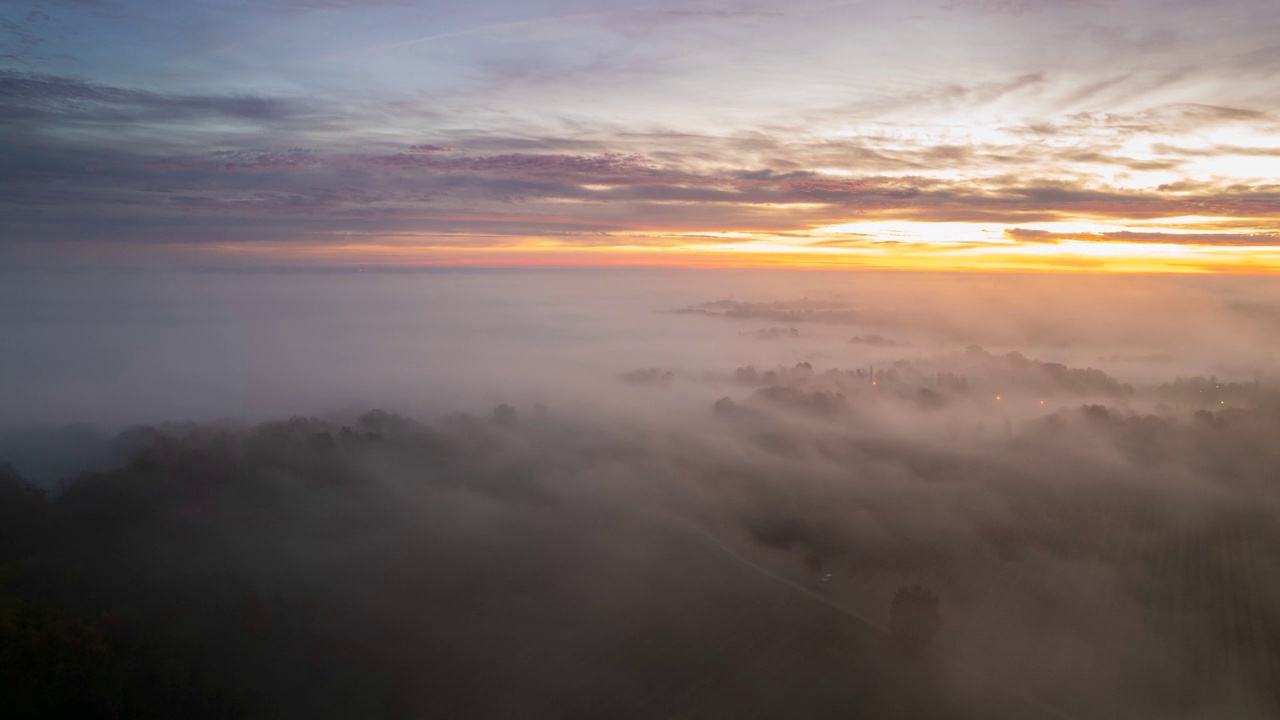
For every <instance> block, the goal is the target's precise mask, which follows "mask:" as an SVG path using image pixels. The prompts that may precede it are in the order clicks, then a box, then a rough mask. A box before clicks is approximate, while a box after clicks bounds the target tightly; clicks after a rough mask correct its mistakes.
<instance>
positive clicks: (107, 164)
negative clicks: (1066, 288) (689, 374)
mask: <svg viewBox="0 0 1280 720" xmlns="http://www.w3.org/2000/svg"><path fill="white" fill-rule="evenodd" d="M1275 9H1276V6H1275V2H1274V0H1222V1H1221V2H1215V3H1204V2H1199V1H1192V0H1160V1H1158V2H1157V1H1155V0H1120V1H1114V2H1112V1H1107V0H1096V1H1088V0H1053V1H1049V0H1043V1H1042V0H934V1H925V0H899V1H894V2H888V1H883V0H876V1H871V2H827V1H825V0H793V1H791V2H786V3H782V2H756V1H750V0H747V1H742V2H732V1H728V2H726V1H723V0H716V1H711V2H702V1H699V0H682V1H681V2H666V1H659V0H631V1H629V2H625V3H623V2H618V1H617V0H520V1H519V2H516V1H514V0H477V1H475V2H468V3H447V2H438V1H434V0H430V1H421V0H361V1H356V0H265V1H259V2H248V1H247V0H199V1H192V2H184V3H170V2H159V1H158V0H30V1H25V2H24V1H15V0H0V128H2V130H0V203H2V204H3V209H2V210H0V263H2V264H4V265H7V266H10V267H35V266H41V267H44V266H55V267H64V266H74V267H118V266H125V267H135V266H136V267H149V266H156V265H159V266H174V265H176V266H182V267H192V266H197V267H224V266H229V267H239V266H264V265H265V266H307V265H341V266H347V265H506V264H514V265H522V264H528V265H556V266H562V265H599V264H607V265H618V264H622V265H671V266H694V267H701V266H750V267H761V266H764V267H768V266H795V267H815V266H816V267H846V266H847V267H888V268H912V269H974V270H993V269H1019V270H1085V271H1096V270H1114V271H1144V272H1145V271H1158V272H1233V273H1271V272H1274V271H1275V270H1277V269H1280V180H1278V178H1280V141H1278V140H1277V138H1280V90H1278V88H1280V77H1278V75H1280V41H1277V38H1280V13H1276V12H1275Z"/></svg>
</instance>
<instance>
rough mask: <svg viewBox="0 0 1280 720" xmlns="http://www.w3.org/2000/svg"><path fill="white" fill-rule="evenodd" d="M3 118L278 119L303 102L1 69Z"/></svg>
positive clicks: (125, 120)
mask: <svg viewBox="0 0 1280 720" xmlns="http://www.w3.org/2000/svg"><path fill="white" fill-rule="evenodd" d="M0 98H3V99H4V101H5V104H4V108H3V110H0V122H4V121H7V122H9V123H13V122H15V121H22V122H23V123H33V122H49V121H79V122H94V123H108V124H109V123H134V122H143V121H161V122H179V121H183V120H190V119H194V118H202V117H209V118H217V117H226V118H235V119H241V120H247V121H253V122H274V121H280V120H285V119H289V118H292V117H296V116H298V115H301V114H303V113H305V112H306V111H307V109H308V108H307V104H306V103H305V102H303V101H300V100H290V99H282V98H271V97H263V96H255V95H240V96H235V95H227V96H218V95H176V94H163V93H156V92H151V91H147V90H136V89H129V88H119V87H112V86H108V85H100V84H97V83H93V82H87V81H83V80H77V79H74V78H68V77H60V76H56V75H44V74H39V73H21V72H14V71H7V70H6V71H0Z"/></svg>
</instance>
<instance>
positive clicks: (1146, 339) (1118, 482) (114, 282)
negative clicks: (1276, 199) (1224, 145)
mask: <svg viewBox="0 0 1280 720" xmlns="http://www.w3.org/2000/svg"><path fill="white" fill-rule="evenodd" d="M1277 332H1280V287H1278V286H1277V285H1276V284H1275V283H1274V282H1272V281H1267V280H1264V279H1256V278H1221V277H1213V278H1208V277H1204V278H1202V277H1083V276H1059V275H976V274H951V275H917V274H907V273H870V272H866V273H819V272H763V271H761V272H755V271H752V272H747V271H714V272H713V271H657V270H608V271H598V270H591V271H587V270H536V271H521V272H517V271H509V270H501V271H499V270H491V271H478V270H470V271H461V270H459V271H430V272H415V273H405V272H395V273H393V272H374V271H370V272H359V273H355V272H350V273H323V274H321V273H307V274H303V273H292V274H291V273H240V274H233V273H205V274H197V273H175V274H158V273H156V274H147V273H139V274H89V273H85V274H73V273H69V274H60V275H45V276H39V277H37V276H24V277H6V278H5V283H4V284H3V285H2V286H0V347H2V348H3V353H2V354H0V398H3V403H0V427H2V428H4V429H3V432H0V458H5V459H7V460H8V461H9V462H11V463H12V465H13V467H14V469H15V470H14V471H12V472H10V475H11V476H12V478H11V480H6V481H5V482H0V490H4V488H9V490H6V492H10V493H16V494H13V495H12V497H11V498H10V501H9V505H8V506H7V507H8V510H7V511H6V512H8V515H7V516H0V525H2V524H3V523H4V521H5V518H6V517H9V519H10V520H11V521H13V522H10V525H11V526H12V527H19V528H20V529H19V530H17V531H11V532H10V533H9V535H3V533H0V540H4V541H5V542H2V543H0V570H2V569H4V568H5V567H6V565H5V563H6V562H8V563H10V564H11V565H12V567H14V568H18V569H17V570H13V571H12V572H11V573H9V576H11V577H12V578H17V579H16V580H13V579H5V578H6V577H9V576H5V575H3V574H0V600H3V599H4V598H5V597H11V598H16V599H14V600H13V603H18V606H20V607H27V608H30V607H46V608H47V607H55V608H59V609H58V610H57V611H56V612H55V611H47V612H46V611H42V612H46V614H45V615H41V614H39V613H35V611H34V610H30V609H28V610H24V611H22V612H26V613H29V614H28V615H22V614H21V613H19V615H13V617H21V618H27V619H25V620H22V621H21V622H24V623H27V625H21V623H19V624H18V625H14V624H13V623H14V622H17V621H9V622H10V625H11V626H13V627H29V628H32V629H31V632H32V633H36V632H37V631H38V630H41V628H45V627H46V625H42V624H41V623H45V624H48V623H56V622H60V620H58V618H60V617H63V615H60V614H59V613H63V614H65V615H66V616H68V617H74V618H80V619H78V620H76V622H79V623H81V624H80V625H77V626H76V627H87V628H89V629H88V630H83V632H86V633H91V632H101V633H103V634H104V636H106V637H109V638H112V637H116V636H115V635H113V634H112V633H123V635H122V636H121V637H128V638H130V640H129V641H128V642H126V641H125V640H119V642H120V643H122V644H120V645H119V647H122V648H129V649H128V650H127V651H126V650H119V651H118V652H119V653H124V655H121V657H125V656H126V655H127V657H128V658H129V660H128V662H127V663H126V662H125V661H124V660H121V661H119V662H120V663H123V664H122V665H121V666H122V667H123V666H125V665H127V666H128V667H131V668H137V667H149V666H150V665H148V663H153V662H159V661H158V660H155V658H157V657H163V658H165V663H167V664H165V665H164V666H165V667H184V668H188V669H187V670H184V671H183V672H185V673H187V674H185V675H182V677H184V678H187V680H184V681H183V682H185V683H186V684H185V685H182V686H181V692H179V691H177V690H174V689H173V688H172V687H170V684H171V681H170V680H168V679H166V678H167V677H168V676H165V677H164V678H160V679H157V676H153V675H149V674H146V673H143V674H141V675H139V674H137V673H135V674H132V675H131V674H129V673H127V672H124V671H119V672H117V671H116V670H111V671H110V672H108V671H107V670H104V669H103V668H102V667H101V666H102V665H103V663H112V662H116V661H115V660H113V659H112V658H115V657H116V655H113V654H112V653H115V652H117V651H116V650H111V651H103V652H104V653H106V654H105V655H102V656H101V657H99V659H97V660H94V661H92V662H88V661H86V662H87V663H88V664H86V665H84V666H83V667H82V666H81V665H74V667H75V668H77V669H76V671H75V672H78V673H81V674H82V675H83V676H84V677H91V678H98V677H99V675H102V676H103V677H107V678H111V679H110V680H102V681H101V682H102V683H105V685H103V687H106V688H107V689H105V690H101V697H112V698H114V697H128V698H134V700H133V702H135V705H128V703H125V705H121V706H120V707H126V706H127V707H132V708H134V709H135V710H136V711H137V713H141V712H143V711H146V712H181V713H189V712H190V710H191V708H193V707H205V708H213V709H207V710H206V711H207V712H209V713H212V714H214V715H216V714H217V712H220V711H225V712H235V713H249V714H254V715H256V716H262V717H311V716H315V714H317V713H319V714H325V713H326V712H327V713H329V714H331V715H332V716H344V715H345V716H357V715H359V716H365V715H382V716H388V717H423V716H445V715H447V716H450V717H468V716H470V717H516V716H520V717H577V716H581V717H603V716H611V717H741V716H744V714H746V713H747V711H748V709H749V710H750V711H751V712H758V713H761V716H767V717H775V716H777V717H781V716H792V717H826V716H830V717H858V716H865V717H930V718H933V717H950V716H955V717H1030V716H1044V717H1067V718H1075V717H1164V718H1209V717H1237V718H1264V717H1274V716H1275V714H1276V713H1277V712H1280V690H1278V689H1280V570H1277V566H1276V565H1275V562H1274V560H1275V558H1276V557H1280V505H1278V504H1277V501H1278V500H1280V471H1278V470H1277V468H1280V446H1278V445H1277V444H1276V443H1275V440H1274V439H1275V438H1276V437H1280V357H1278V356H1277V354H1276V350H1275V344H1274V338H1275V337H1276V335H1277ZM371 408H378V410H375V411H372V412H370V409H371ZM189 421H194V422H189ZM135 425H143V426H145V427H140V428H139V427H135V428H133V429H129V428H130V427H131V426H135ZM0 475H3V472H2V471H0ZM18 475H21V476H22V477H23V478H25V479H26V481H29V482H31V483H33V484H34V486H38V487H40V488H43V491H37V490H35V489H33V488H32V486H29V485H24V484H22V483H21V482H19V481H18V480H17V476H18ZM0 479H3V477H0ZM6 482H7V483H9V484H8V485H6V484H5V483H6ZM17 488H21V489H17ZM42 493H43V494H42ZM14 498H17V499H14ZM3 501H4V498H0V503H2V502H3ZM19 520H21V522H18V521H19ZM6 543H7V544H6ZM74 558H78V560H74V561H73V560H72V559H74ZM5 583H10V584H11V585H12V587H11V588H10V589H8V590H6V585H5ZM916 585H919V586H921V588H922V590H921V591H919V592H918V593H917V594H920V593H926V594H928V595H931V596H932V597H934V598H936V600H937V608H938V609H937V616H938V617H939V618H940V628H941V629H937V628H933V629H931V630H928V631H925V630H920V629H919V628H918V627H917V629H916V630H906V631H904V630H903V623H906V624H907V626H908V627H913V626H912V625H911V623H917V625H919V623H921V622H923V623H924V626H928V627H931V628H932V627H933V626H931V625H929V622H925V621H921V620H919V617H920V615H919V614H918V613H917V615H911V613H910V612H906V613H905V614H903V612H899V611H898V610H891V608H892V607H894V606H893V604H892V603H893V601H894V598H895V596H899V591H903V590H904V588H911V587H913V586H916ZM6 593H9V595H8V596H7V595H6ZM908 595H910V593H909V592H908ZM899 597H906V596H899ZM904 602H905V601H904ZM23 603H25V605H24V604H23ZM10 604H11V605H12V603H10ZM3 607H5V606H4V604H3V603H0V608H3ZM904 612H905V611H904ZM912 612H915V611H912ZM922 612H923V611H922ZM30 613H35V614H34V615H32V614H30ZM48 613H52V615H49V614H48ZM925 614H926V615H927V614H928V613H925ZM11 615H12V613H11ZM108 615H110V617H112V618H117V619H116V620H112V622H111V623H107V624H105V625H103V627H105V628H107V629H105V630H101V631H99V630H95V629H94V628H97V627H98V624H95V623H99V624H100V623H106V621H105V620H104V621H99V620H85V619H83V618H99V617H107V616H108ZM7 617H9V616H6V615H4V612H0V633H2V632H3V631H4V627H5V622H6V618H7ZM50 617H52V618H53V619H50ZM31 618H37V619H31ZM118 618H123V620H119V619H118ZM143 618H145V622H144V621H143V620H142V619H143ZM903 618H908V619H906V620H904V619H903ZM910 618H916V619H915V620H912V619H910ZM930 622H931V621H930ZM85 623H88V624H87V625H86V624H85ZM113 623H114V624H113ZM121 623H123V624H121ZM130 623H133V624H130ZM135 626H136V627H143V626H146V627H150V628H152V630H151V632H153V633H156V635H155V636H154V637H153V636H148V635H146V633H144V632H143V631H141V630H137V631H136V632H135V634H132V635H131V634H129V633H130V632H134V631H132V630H129V628H135ZM120 628H125V629H124V630H121V629H120ZM934 630H936V635H935V633H934ZM77 632H80V631H77ZM138 633H141V634H140V635H139V634H138ZM912 633H915V634H914V635H913V634H912ZM135 636H136V637H150V638H151V639H150V640H147V641H145V642H144V641H142V640H137V639H136V637H135ZM925 636H927V637H925ZM15 637H16V636H15ZM94 637H97V636H94ZM173 638H181V641H177V640H173ZM904 638H906V639H904ZM921 638H924V639H921ZM130 643H132V644H130ZM40 647H45V646H40ZM110 647H113V648H114V647H117V646H116V645H110ZM193 647H207V649H206V650H203V651H193V650H192V648H193ZM317 648H321V649H322V650H321V649H317ZM33 652H34V651H33ZM299 653H303V654H306V653H310V654H309V655H307V657H309V658H311V659H310V660H309V661H307V662H306V663H302V664H301V665H298V666H293V665H290V663H289V662H287V661H286V660H285V659H286V658H291V657H296V656H298V654H299ZM24 657H25V656H24ZM95 657H98V656H95ZM102 658H107V659H102ZM138 658H142V659H141V660H139V659H138ZM15 662H16V661H15ZM24 662H25V661H24ZM95 663H96V664H95ZM129 663H132V664H129ZM184 663H185V664H184ZM28 666H29V663H27V664H22V663H17V664H15V665H13V667H14V668H19V669H18V670H13V669H12V668H10V674H13V673H28V672H30V673H34V674H32V676H31V677H30V678H29V677H27V675H22V678H24V679H23V680H22V683H26V684H21V683H19V684H18V685H14V687H19V686H20V687H22V688H27V690H26V691H29V692H31V693H36V694H38V691H39V690H41V689H44V690H48V689H49V688H51V687H52V688H57V687H60V686H58V685H57V683H58V682H63V681H61V680H58V681H54V680H48V679H47V678H46V677H45V676H44V675H40V674H39V673H38V672H36V671H29V670H27V669H23V668H28ZM285 666H288V667H289V669H288V670H285V669H282V668H284V667H285ZM6 667H7V666H6ZM110 667H111V668H115V665H111V666H110ZM0 669H3V668H0ZM51 672H52V671H51ZM73 674H74V673H73ZM55 676H56V677H69V676H70V675H69V674H68V673H67V672H63V673H61V674H59V673H53V674H51V675H49V677H55ZM4 677H7V676H4V675H2V674H0V679H2V678H4ZM193 677H194V678H198V679H199V680H198V681H193V680H191V678H193ZM32 678H35V679H32ZM42 678H43V679H42ZM205 679H207V682H208V683H209V684H208V685H207V686H206V685H205V684H202V683H205V681H206V680H205ZM11 682H17V681H11ZM95 682H98V681H96V680H95ZM172 682H177V681H172ZM41 683H46V684H43V685H42V684H41ZM48 683H52V685H50V684H48ZM112 683H114V684H112ZM166 683H170V684H166ZM82 684H83V683H82ZM317 684H319V685H317ZM85 686H86V687H93V688H97V687H98V685H94V684H92V683H89V684H87V685H85ZM317 686H320V687H324V688H326V689H325V690H323V691H321V692H320V693H319V694H318V695H315V694H313V693H314V688H315V687H317ZM33 688H34V689H33ZM156 688H161V689H160V690H157V689H156ZM165 688H168V689H165ZM211 688H212V689H211ZM227 688H233V690H228V689H227ZM84 692H85V693H87V694H86V695H85V699H84V703H85V704H86V705H85V706H86V707H97V706H96V705H93V703H95V702H108V701H107V700H101V698H99V696H98V695H94V694H93V693H94V692H98V690H93V691H84ZM112 693H115V694H114V695H113V694H112ZM184 693H186V694H184ZM34 696H35V695H33V697H34ZM210 697H216V698H218V701H217V702H216V703H215V702H213V701H211V700H209V698H210ZM155 698H162V699H155ZM110 702H115V701H114V700H112V701H110ZM121 702H124V701H121ZM148 703H150V704H148ZM166 703H168V704H166ZM184 703H186V704H184ZM218 703H222V704H221V705H219V704H218ZM108 704H109V703H108ZM112 707H115V706H112ZM264 708H265V709H264ZM317 708H321V709H317ZM371 708H372V710H371ZM137 713H134V714H137ZM126 714H128V713H126Z"/></svg>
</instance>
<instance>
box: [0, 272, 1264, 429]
mask: <svg viewBox="0 0 1280 720" xmlns="http://www.w3.org/2000/svg"><path fill="white" fill-rule="evenodd" d="M3 279H4V282H3V283H0V347H3V348H4V351H3V353H2V354H0V397H3V398H4V399H5V401H4V403H3V404H2V405H0V427H4V426H10V427H12V426H25V425H31V424H63V423H72V422H92V423H96V424H101V425H106V426H109V427H111V428H116V427H119V426H122V425H126V424H132V423H139V422H156V421H159V420H164V419H172V420H191V419H214V418H220V417H231V418H240V419H263V418H269V417H275V416H279V415H297V414H313V413H326V412H331V411H333V410H335V409H341V408H345V407H348V406H360V407H369V406H371V405H389V406H393V407H396V408H398V409H401V410H405V411H419V410H421V411H425V412H427V413H437V412H440V411H441V410H446V409H447V410H461V409H471V408H472V407H474V406H475V405H476V404H477V403H481V404H483V403H492V402H499V401H503V402H513V401H518V402H529V403H537V402H542V403H544V404H548V405H553V404H560V403H563V402H566V401H573V402H586V403H592V404H597V405H600V406H604V407H610V406H613V405H615V404H616V403H620V402H621V403H627V402H628V399H627V393H625V392H621V391H620V389H619V388H618V386H617V385H616V384H615V383H613V382H612V380H613V379H614V378H615V376H616V375H618V374H619V373H623V372H626V371H629V370H633V369H637V368H650V367H658V368H663V369H669V370H671V371H673V372H674V373H676V374H677V375H679V376H680V377H681V379H682V384H681V387H680V390H679V392H675V393H671V394H672V395H686V394H689V393H692V392H695V390H694V388H698V387H702V388H703V390H704V391H705V392H708V393H714V392H720V391H723V388H717V389H712V388H710V387H705V383H702V384H700V383H696V382H683V381H692V380H695V379H700V378H703V377H704V376H706V375H723V374H724V373H725V372H726V371H732V370H733V369H734V368H736V367H740V366H747V365H751V366H754V367H756V368H757V369H759V370H765V369H770V368H772V367H774V366H776V365H783V366H787V367H790V366H792V365H794V364H795V363H797V362H809V363H811V364H813V365H814V367H815V369H822V370H826V369H830V368H839V369H856V368H864V367H866V366H868V365H871V364H879V365H880V366H881V367H882V368H883V369H887V368H888V366H889V364H890V363H892V362H893V361H895V360H898V359H906V360H911V361H916V360H922V359H923V360H927V361H931V362H935V363H937V362H941V364H942V365H944V366H945V365H946V364H947V363H946V361H945V360H942V361H940V358H943V357H945V356H947V355H949V354H952V353H955V352H957V351H961V350H964V349H965V348H966V347H968V346H970V345H979V346H981V347H982V348H983V349H985V350H986V351H988V352H991V353H994V354H1004V353H1007V352H1010V351H1016V352H1020V353H1022V354H1023V355H1025V356H1026V357H1028V358H1033V359H1036V360H1041V361H1045V362H1058V363H1063V364H1066V365H1068V366H1071V367H1075V368H1097V369H1100V370H1102V371H1104V372H1107V373H1108V374H1110V375H1111V376H1113V377H1115V378H1116V379H1117V380H1120V381H1122V382H1127V383H1131V384H1133V385H1134V386H1135V387H1137V386H1141V385H1149V384H1159V383H1164V382H1169V381H1172V380H1173V379H1174V378H1175V377H1176V376H1183V377H1190V376H1194V375H1203V376H1205V377H1209V376H1214V375H1216V376H1217V377H1218V378H1219V379H1224V380H1240V381H1251V380H1256V379H1260V378H1266V377H1269V376H1274V375H1275V373H1276V372H1277V368H1280V356H1278V355H1277V350H1276V347H1275V344H1274V342H1273V338H1274V337H1275V336H1276V333H1277V332H1280V287H1276V286H1275V283H1274V282H1272V281H1270V280H1267V279H1262V278H1190V277H1187V278H1183V277H1176V278H1166V277H1158V278H1157V277H1114V276H1113V277H1083V276H1055V275H1030V276H1028V275H979V274H950V275H917V274H908V273H847V272H846V273H827V272H781V271H756V272H749V271H669V270H668V271H661V270H604V271H600V270H589V271H588V270H582V271H572V270H569V271H566V270H541V271H538V270H534V271H510V270H491V271H475V270H470V271H467V270H456V271H448V270H444V271H428V272H416V273H414V272H411V273H403V272H402V273H390V272H374V271H370V272H348V273H332V274H305V273H298V274H287V273H263V274H225V273H208V274H197V273H173V274H162V273H129V274H108V273H67V274H45V275H17V274H13V275H6V276H5V277H4V278H3ZM943 369H946V368H945V367H944V368H943ZM653 399H654V398H652V397H648V398H646V400H648V401H652V400H653Z"/></svg>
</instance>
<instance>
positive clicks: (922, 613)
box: [889, 585, 942, 655]
mask: <svg viewBox="0 0 1280 720" xmlns="http://www.w3.org/2000/svg"><path fill="white" fill-rule="evenodd" d="M938 607H939V603H938V596H937V595H934V594H933V593H932V592H930V591H929V590H928V589H926V588H925V587H924V586H923V585H911V586H908V587H903V588H899V589H898V592H896V593H894V596H893V602H892V604H891V605H890V607H889V632H890V634H891V635H893V639H894V641H895V642H897V643H898V645H900V646H901V647H902V649H903V650H904V651H906V652H907V653H908V654H911V655H914V654H916V653H919V652H921V651H923V650H924V649H926V648H927V647H928V646H929V644H930V643H932V642H933V638H934V636H935V635H937V634H938V631H939V630H941V629H942V616H941V615H940V614H939V612H938Z"/></svg>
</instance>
